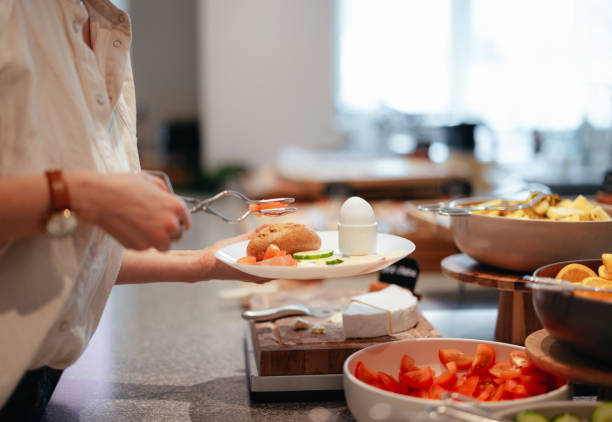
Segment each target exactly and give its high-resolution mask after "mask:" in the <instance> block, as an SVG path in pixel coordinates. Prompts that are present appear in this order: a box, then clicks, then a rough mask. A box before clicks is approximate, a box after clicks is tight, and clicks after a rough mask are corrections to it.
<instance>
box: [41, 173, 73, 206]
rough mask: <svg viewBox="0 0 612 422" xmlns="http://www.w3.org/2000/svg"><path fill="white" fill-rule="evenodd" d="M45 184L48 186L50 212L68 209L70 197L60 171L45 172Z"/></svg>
mask: <svg viewBox="0 0 612 422" xmlns="http://www.w3.org/2000/svg"><path fill="white" fill-rule="evenodd" d="M45 175H46V176H47V183H48V184H49V194H50V195H49V196H50V199H51V212H57V211H62V210H65V209H70V195H69V194H68V185H67V184H66V181H65V180H64V177H63V175H62V171H61V170H47V171H46V172H45Z"/></svg>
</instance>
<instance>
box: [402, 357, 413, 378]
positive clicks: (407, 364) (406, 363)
mask: <svg viewBox="0 0 612 422" xmlns="http://www.w3.org/2000/svg"><path fill="white" fill-rule="evenodd" d="M414 362H415V361H414V359H412V358H411V357H410V356H409V355H404V356H402V361H401V363H400V370H399V375H398V378H401V376H402V374H403V373H404V372H409V371H414V370H415V369H418V368H417V366H416V365H415V364H414Z"/></svg>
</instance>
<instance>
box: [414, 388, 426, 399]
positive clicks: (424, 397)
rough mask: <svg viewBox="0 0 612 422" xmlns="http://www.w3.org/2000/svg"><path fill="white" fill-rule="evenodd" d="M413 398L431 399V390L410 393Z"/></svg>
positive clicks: (420, 389) (421, 389) (418, 390)
mask: <svg viewBox="0 0 612 422" xmlns="http://www.w3.org/2000/svg"><path fill="white" fill-rule="evenodd" d="M410 395H411V396H414V397H418V398H420V399H428V398H429V390H426V389H423V388H419V389H417V390H413V391H412V392H411V393H410Z"/></svg>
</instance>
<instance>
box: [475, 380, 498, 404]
mask: <svg viewBox="0 0 612 422" xmlns="http://www.w3.org/2000/svg"><path fill="white" fill-rule="evenodd" d="M496 389H497V385H495V384H490V383H487V384H485V385H483V387H482V388H481V389H480V392H478V394H477V396H476V400H480V401H488V400H489V399H490V398H491V397H493V394H495V390H496Z"/></svg>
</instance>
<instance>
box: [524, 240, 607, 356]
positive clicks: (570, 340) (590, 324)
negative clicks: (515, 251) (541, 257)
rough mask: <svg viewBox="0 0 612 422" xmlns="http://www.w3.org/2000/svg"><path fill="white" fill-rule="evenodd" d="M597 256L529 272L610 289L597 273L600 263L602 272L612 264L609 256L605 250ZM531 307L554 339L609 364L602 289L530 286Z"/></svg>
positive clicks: (604, 302) (605, 305) (605, 294)
mask: <svg viewBox="0 0 612 422" xmlns="http://www.w3.org/2000/svg"><path fill="white" fill-rule="evenodd" d="M608 250H609V249H608ZM600 253H601V252H600ZM601 256H602V259H583V260H572V261H564V262H557V263H554V264H549V265H545V266H543V267H541V268H538V269H537V270H536V271H535V272H534V273H533V275H534V276H536V277H550V278H556V277H557V278H559V279H563V280H567V281H571V282H573V283H577V284H583V285H587V286H590V287H604V288H610V287H612V286H610V281H608V280H607V279H606V278H603V277H600V276H599V275H597V274H598V271H600V268H601V267H602V266H603V269H606V271H607V268H608V267H612V262H611V259H612V256H611V255H610V254H608V253H604V254H602V255H601ZM594 274H595V275H594ZM602 274H604V273H602ZM608 286H610V287H608ZM533 306H534V308H535V311H536V314H537V316H538V318H539V320H540V322H541V323H542V326H543V327H544V328H546V330H548V332H549V333H550V334H551V335H552V336H554V337H555V338H556V339H558V340H560V341H561V342H563V343H564V344H566V345H568V346H569V347H570V348H571V349H573V350H575V351H576V352H578V353H579V354H583V355H586V356H588V357H590V358H595V359H597V360H599V361H603V362H607V363H612V332H611V331H610V321H612V295H610V294H609V293H603V292H587V291H574V292H572V291H571V290H559V289H547V288H534V289H533Z"/></svg>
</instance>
